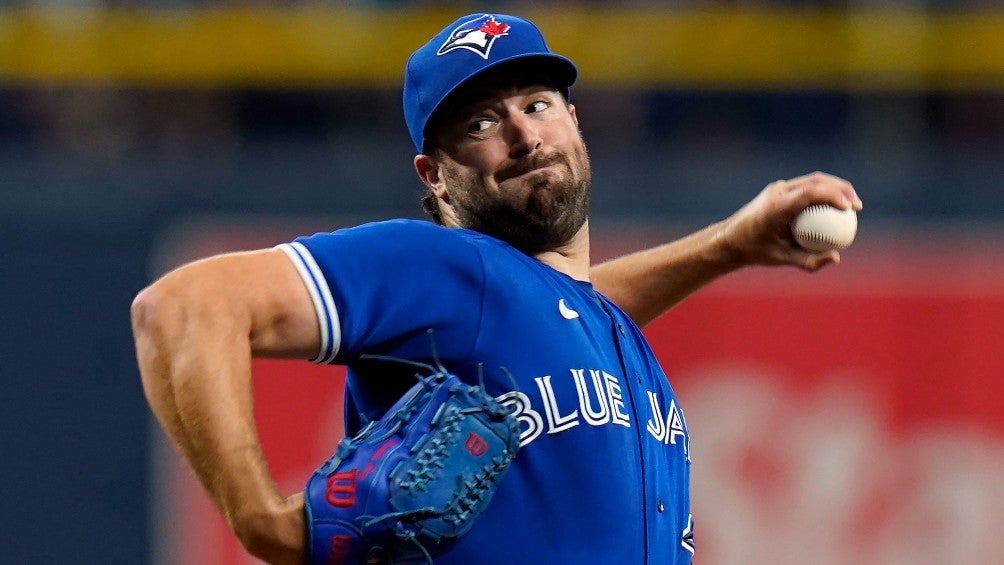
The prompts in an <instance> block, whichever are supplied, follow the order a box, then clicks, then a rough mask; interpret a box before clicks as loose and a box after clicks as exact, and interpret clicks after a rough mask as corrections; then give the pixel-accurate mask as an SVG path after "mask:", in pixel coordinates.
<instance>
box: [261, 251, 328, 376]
mask: <svg viewBox="0 0 1004 565" xmlns="http://www.w3.org/2000/svg"><path fill="white" fill-rule="evenodd" d="M276 248H278V249H281V250H282V251H283V252H285V253H286V255H287V256H288V257H289V259H290V260H291V261H292V262H293V266H294V267H296V271H297V272H298V273H300V278H302V279H303V284H304V285H306V287H307V292H308V293H310V300H311V301H312V302H313V303H314V311H315V312H317V323H318V326H319V327H320V330H321V349H320V351H319V352H318V354H317V357H314V358H313V359H311V360H310V362H311V363H318V364H328V363H331V362H332V361H334V359H335V356H336V355H337V354H338V349H339V347H340V346H341V343H342V332H341V325H340V323H339V319H338V310H337V309H336V308H335V300H334V298H332V296H331V289H330V288H328V282H327V280H325V278H324V274H323V273H322V272H321V268H320V267H319V266H318V265H317V262H316V261H314V256H313V255H311V254H310V251H309V250H308V249H307V247H306V246H304V245H303V244H302V243H299V242H293V243H283V244H281V245H277V246H276Z"/></svg>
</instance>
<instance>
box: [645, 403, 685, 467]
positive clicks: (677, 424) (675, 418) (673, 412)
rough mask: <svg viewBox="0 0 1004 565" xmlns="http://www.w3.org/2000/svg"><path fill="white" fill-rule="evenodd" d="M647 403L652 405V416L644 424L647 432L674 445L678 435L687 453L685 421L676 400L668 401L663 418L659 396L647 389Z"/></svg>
mask: <svg viewBox="0 0 1004 565" xmlns="http://www.w3.org/2000/svg"><path fill="white" fill-rule="evenodd" d="M648 403H649V405H650V406H651V407H652V418H651V419H650V420H649V421H648V424H647V425H646V426H645V429H647V430H648V433H649V434H651V435H652V437H654V438H655V439H656V440H658V441H661V442H663V443H665V444H667V445H670V444H672V445H676V437H677V436H680V437H681V438H682V439H683V451H684V453H689V452H690V445H689V441H688V439H687V431H686V422H684V420H683V416H682V414H681V412H680V410H679V409H678V408H677V407H676V401H675V400H670V401H669V410H668V411H667V413H666V417H665V418H663V417H662V408H661V407H660V406H659V397H658V395H656V393H654V392H652V391H648ZM688 457H689V455H688Z"/></svg>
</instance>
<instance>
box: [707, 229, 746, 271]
mask: <svg viewBox="0 0 1004 565" xmlns="http://www.w3.org/2000/svg"><path fill="white" fill-rule="evenodd" d="M709 230H710V232H711V235H710V241H709V243H708V245H707V246H706V247H705V259H706V260H707V261H708V263H710V264H712V265H717V266H718V269H719V271H720V274H725V273H729V272H732V271H735V270H737V269H741V268H743V267H746V266H748V265H749V261H748V260H747V256H746V253H745V252H744V251H743V249H742V247H741V246H740V244H739V243H740V242H739V238H738V237H737V236H736V233H735V226H734V222H733V221H732V219H731V218H729V219H726V220H722V221H720V222H718V223H716V224H712V225H711V226H709Z"/></svg>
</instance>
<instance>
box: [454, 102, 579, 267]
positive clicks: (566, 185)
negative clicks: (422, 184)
mask: <svg viewBox="0 0 1004 565" xmlns="http://www.w3.org/2000/svg"><path fill="white" fill-rule="evenodd" d="M466 100H467V102H465V103H462V104H460V105H459V106H458V107H457V108H456V110H455V111H452V110H451V112H450V115H451V116H452V119H450V120H448V121H447V122H446V123H444V124H443V125H442V127H440V128H439V131H438V133H439V135H438V136H437V138H436V139H437V144H438V146H439V147H440V148H441V151H438V152H437V159H438V161H439V163H440V175H441V176H442V178H443V181H444V184H445V186H446V189H447V196H446V198H445V199H444V200H445V201H446V202H447V203H448V204H449V205H450V206H452V207H453V210H454V212H455V214H456V218H457V221H458V222H459V223H460V225H461V226H462V227H465V228H470V229H473V230H477V231H479V232H482V233H485V234H488V235H491V236H493V237H497V238H499V239H502V240H504V241H507V242H509V243H510V244H512V245H513V246H514V247H516V248H517V249H520V250H522V251H525V252H539V251H549V250H554V249H556V248H558V247H561V246H562V245H565V244H566V243H568V242H569V241H570V240H571V238H572V236H574V235H575V234H576V233H577V232H578V230H579V229H580V228H581V227H582V225H583V224H584V223H585V221H586V218H587V216H588V213H589V183H590V178H591V171H590V168H589V157H588V155H587V153H586V147H585V144H584V142H583V140H582V136H581V134H580V133H579V129H578V122H577V120H576V117H575V109H574V108H573V107H572V106H569V105H568V104H567V103H566V102H565V99H564V97H563V96H562V95H561V94H560V93H558V92H556V91H555V90H554V89H552V88H550V87H546V86H530V87H514V88H497V89H494V90H491V91H488V90H485V91H482V92H481V93H480V94H479V93H475V94H474V95H472V96H469V97H467V98H466Z"/></svg>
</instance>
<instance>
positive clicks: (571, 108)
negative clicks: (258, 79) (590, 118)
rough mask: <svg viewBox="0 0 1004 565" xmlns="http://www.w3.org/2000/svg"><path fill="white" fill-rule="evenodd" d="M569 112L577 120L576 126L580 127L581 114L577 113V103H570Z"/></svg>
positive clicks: (574, 120) (573, 119)
mask: <svg viewBox="0 0 1004 565" xmlns="http://www.w3.org/2000/svg"><path fill="white" fill-rule="evenodd" d="M568 113H569V114H571V115H572V121H573V122H575V127H579V116H577V115H576V114H575V105H574V104H569V105H568Z"/></svg>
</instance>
